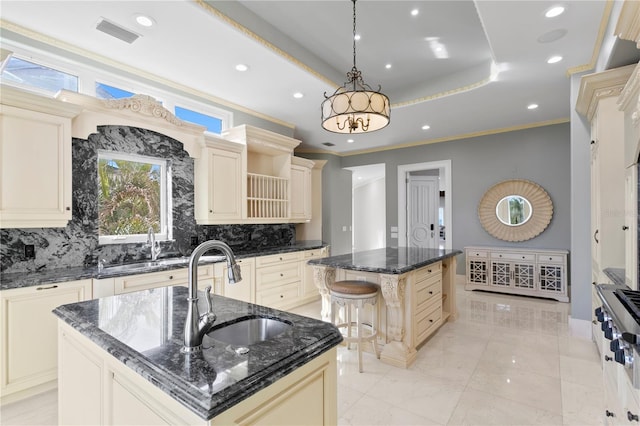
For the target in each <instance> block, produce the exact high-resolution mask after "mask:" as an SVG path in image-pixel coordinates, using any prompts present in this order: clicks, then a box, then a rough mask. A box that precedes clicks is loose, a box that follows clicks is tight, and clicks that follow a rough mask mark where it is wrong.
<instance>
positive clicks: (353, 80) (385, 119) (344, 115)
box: [321, 0, 390, 133]
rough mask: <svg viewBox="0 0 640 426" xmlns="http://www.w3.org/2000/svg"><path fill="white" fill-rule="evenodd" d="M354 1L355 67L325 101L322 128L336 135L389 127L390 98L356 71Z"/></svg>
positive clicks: (354, 37) (354, 8)
mask: <svg viewBox="0 0 640 426" xmlns="http://www.w3.org/2000/svg"><path fill="white" fill-rule="evenodd" d="M351 1H352V2H353V68H351V71H349V72H348V73H347V79H348V80H347V82H346V83H344V85H343V86H342V87H338V89H337V90H336V91H335V93H334V94H333V95H331V96H327V93H326V92H325V94H324V97H325V100H324V101H323V102H322V107H321V109H322V127H323V128H324V129H325V130H328V131H330V132H334V133H365V132H373V131H376V130H380V129H382V128H383V127H386V126H387V125H388V124H389V115H390V107H389V98H388V97H387V96H386V95H384V94H383V93H380V89H381V87H380V86H378V90H373V89H372V88H371V86H369V85H368V84H366V83H365V82H364V80H363V79H362V73H361V72H360V70H358V68H356V0H351Z"/></svg>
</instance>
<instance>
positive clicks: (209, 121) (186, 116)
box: [175, 106, 222, 135]
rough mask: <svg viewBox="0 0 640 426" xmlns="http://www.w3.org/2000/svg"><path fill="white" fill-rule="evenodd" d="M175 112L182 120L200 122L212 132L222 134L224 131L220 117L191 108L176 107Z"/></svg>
mask: <svg viewBox="0 0 640 426" xmlns="http://www.w3.org/2000/svg"><path fill="white" fill-rule="evenodd" d="M175 114H176V117H178V118H179V119H181V120H184V121H188V122H190V123H195V124H199V125H201V126H204V127H206V128H207V131H209V132H211V133H216V134H218V135H219V134H220V133H221V132H222V120H221V119H219V118H218V117H213V116H211V115H207V114H202V113H200V112H197V111H193V110H191V109H187V108H182V107H179V106H176V107H175Z"/></svg>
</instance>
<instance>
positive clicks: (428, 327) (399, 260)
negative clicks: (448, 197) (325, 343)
mask: <svg viewBox="0 0 640 426" xmlns="http://www.w3.org/2000/svg"><path fill="white" fill-rule="evenodd" d="M461 253H462V251H460V250H440V249H423V248H410V247H387V248H382V249H376V250H368V251H361V252H353V253H348V254H343V255H338V256H330V257H324V258H321V259H312V260H310V261H309V262H308V263H309V265H311V266H313V268H314V282H315V285H316V286H317V287H318V290H319V291H320V294H321V296H322V312H321V315H322V319H323V320H325V321H329V320H330V316H331V296H330V294H329V289H330V288H331V286H332V285H333V283H334V282H335V281H341V280H366V281H370V282H373V283H376V284H378V285H379V286H380V289H381V293H382V307H381V309H380V312H381V315H380V317H381V320H380V321H381V323H380V326H379V331H380V333H379V340H378V342H379V343H381V344H383V345H384V347H383V349H382V352H381V354H380V359H381V360H382V361H383V362H386V363H388V364H391V365H395V366H398V367H404V368H406V367H408V366H410V365H411V364H412V363H413V361H415V359H416V356H417V351H416V349H417V347H418V346H419V345H420V344H422V343H423V342H424V341H425V340H426V339H427V338H428V337H429V336H430V335H431V334H433V333H434V332H435V331H436V330H437V329H438V328H439V327H440V326H441V325H442V324H443V323H444V322H446V321H452V320H455V318H456V316H457V310H456V299H455V294H456V293H455V274H456V255H458V254H461ZM384 307H386V310H385V309H384Z"/></svg>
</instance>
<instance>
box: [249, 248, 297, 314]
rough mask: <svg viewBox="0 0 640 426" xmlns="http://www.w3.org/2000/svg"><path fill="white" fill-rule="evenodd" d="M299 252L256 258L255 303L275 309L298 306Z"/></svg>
mask: <svg viewBox="0 0 640 426" xmlns="http://www.w3.org/2000/svg"><path fill="white" fill-rule="evenodd" d="M303 260H304V259H303V254H302V252H300V251H297V252H291V253H282V254H274V255H270V256H260V257H257V258H256V303H257V304H258V305H264V306H268V307H270V308H275V309H283V310H286V309H290V308H293V307H295V306H298V305H299V304H300V295H301V287H302V274H303V272H302V266H303V265H302V261H303Z"/></svg>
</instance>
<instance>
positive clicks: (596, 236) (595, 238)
mask: <svg viewBox="0 0 640 426" xmlns="http://www.w3.org/2000/svg"><path fill="white" fill-rule="evenodd" d="M598 232H600V230H599V229H596V232H594V233H593V239H594V240H596V244H600V241H598Z"/></svg>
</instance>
